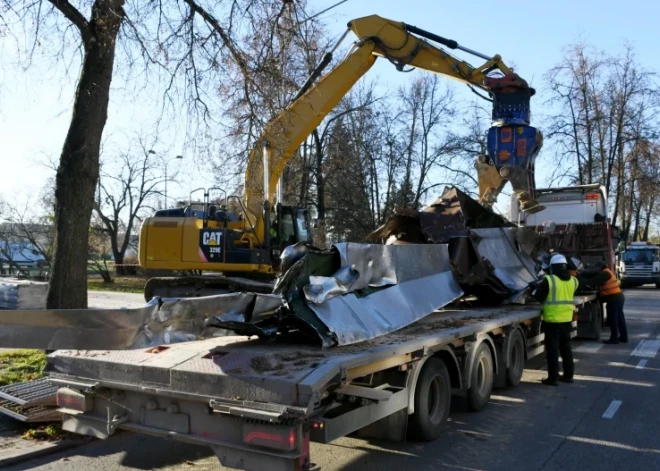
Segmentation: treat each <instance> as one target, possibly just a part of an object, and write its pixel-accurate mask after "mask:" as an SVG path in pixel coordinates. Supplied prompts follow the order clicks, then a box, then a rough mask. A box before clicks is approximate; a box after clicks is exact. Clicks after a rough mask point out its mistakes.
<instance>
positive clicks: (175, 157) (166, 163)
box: [149, 150, 183, 209]
mask: <svg viewBox="0 0 660 471" xmlns="http://www.w3.org/2000/svg"><path fill="white" fill-rule="evenodd" d="M149 153H150V154H154V155H156V152H155V151H153V150H150V151H149ZM177 159H179V160H183V155H177V156H174V157H172V158H170V159H168V160H164V159H163V158H162V157H161V160H162V161H163V165H164V168H165V202H164V204H163V209H167V165H168V164H169V163H170V162H171V161H173V160H177Z"/></svg>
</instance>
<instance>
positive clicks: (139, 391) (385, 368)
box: [47, 297, 585, 471]
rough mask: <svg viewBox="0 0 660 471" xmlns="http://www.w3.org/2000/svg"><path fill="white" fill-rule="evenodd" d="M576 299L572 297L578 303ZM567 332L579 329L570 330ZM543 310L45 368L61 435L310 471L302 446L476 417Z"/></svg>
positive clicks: (516, 363) (85, 354)
mask: <svg viewBox="0 0 660 471" xmlns="http://www.w3.org/2000/svg"><path fill="white" fill-rule="evenodd" d="M584 301H585V300H584V299H582V298H580V297H576V305H578V304H581V303H583V302H584ZM573 327H574V332H573V334H572V336H575V334H576V332H575V329H576V328H577V323H576V322H573ZM543 338H544V335H543V333H542V332H541V316H540V306H538V305H524V306H523V305H507V306H502V307H498V308H480V309H466V310H440V311H436V312H434V313H432V314H430V315H429V316H427V317H425V318H423V319H422V320H420V321H418V322H416V323H414V324H412V325H409V326H408V327H406V328H404V329H401V330H399V331H396V332H394V333H392V334H389V335H386V336H383V337H379V338H377V339H374V340H371V341H369V342H363V343H360V344H355V345H349V346H344V347H337V348H329V349H320V348H318V347H316V346H312V345H304V344H292V343H285V342H270V343H262V342H260V341H258V340H256V339H253V340H249V339H247V338H246V337H217V338H212V339H207V340H200V341H194V342H186V343H180V344H171V345H164V346H160V347H155V348H149V349H141V350H125V351H81V350H58V351H56V352H54V353H52V354H51V355H49V358H48V367H47V369H48V371H49V378H50V380H51V381H52V382H53V383H55V384H57V385H58V386H60V389H59V391H58V395H57V403H58V406H59V407H60V410H61V411H62V412H63V413H64V422H63V423H64V429H65V430H68V431H70V432H74V433H79V434H85V435H91V436H95V437H98V438H106V437H108V436H110V435H112V434H114V433H115V432H116V431H117V430H129V431H132V432H137V433H142V434H149V435H156V436H160V437H165V438H171V439H174V440H180V441H184V442H190V443H196V444H200V445H208V446H210V447H211V448H212V449H213V450H214V452H215V453H216V455H217V456H218V458H219V460H220V462H221V463H222V464H223V465H225V466H227V467H231V468H237V469H244V470H264V469H268V470H273V471H275V470H282V471H285V470H307V469H315V466H314V465H313V464H312V460H311V457H310V447H309V444H310V441H316V442H321V443H329V442H332V441H333V440H335V439H337V438H339V437H342V436H345V435H347V434H351V433H353V432H359V433H361V434H363V435H369V436H378V437H380V438H389V439H403V438H404V437H405V436H406V435H407V434H412V435H413V436H414V437H416V438H417V439H420V440H434V439H436V438H438V437H439V436H441V434H442V432H443V430H444V428H445V423H446V420H447V416H448V414H449V408H450V404H451V398H452V396H454V397H461V398H462V400H464V401H465V403H466V404H467V406H468V408H469V409H471V410H474V411H480V410H482V409H484V408H485V407H486V405H487V404H488V401H489V398H490V395H491V391H492V388H493V387H503V386H506V385H507V384H508V385H510V386H516V385H518V384H519V383H520V381H521V378H522V374H523V368H524V362H525V360H527V359H529V358H532V357H534V356H536V355H539V354H540V353H542V352H543V351H544V347H543Z"/></svg>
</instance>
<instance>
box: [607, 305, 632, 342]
mask: <svg viewBox="0 0 660 471" xmlns="http://www.w3.org/2000/svg"><path fill="white" fill-rule="evenodd" d="M623 303H624V300H623V299H622V300H620V301H608V302H607V307H606V309H607V323H608V324H609V326H610V340H611V341H612V342H627V341H628V327H627V326H626V317H625V316H624V315H623Z"/></svg>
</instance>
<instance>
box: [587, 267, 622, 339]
mask: <svg viewBox="0 0 660 471" xmlns="http://www.w3.org/2000/svg"><path fill="white" fill-rule="evenodd" d="M598 268H599V269H600V270H599V271H597V272H583V273H581V274H580V282H581V283H584V284H585V285H586V286H590V287H592V288H598V296H599V298H600V301H601V302H602V303H606V305H607V323H608V324H609V326H610V338H609V339H608V340H605V341H604V342H603V343H606V344H609V345H615V344H618V343H628V327H627V326H626V318H625V316H624V314H623V304H624V302H625V296H624V295H623V292H622V291H621V287H620V286H619V280H617V279H616V275H615V274H614V273H613V272H612V270H610V268H609V267H608V266H607V263H605V262H604V261H602V262H600V263H599V264H598Z"/></svg>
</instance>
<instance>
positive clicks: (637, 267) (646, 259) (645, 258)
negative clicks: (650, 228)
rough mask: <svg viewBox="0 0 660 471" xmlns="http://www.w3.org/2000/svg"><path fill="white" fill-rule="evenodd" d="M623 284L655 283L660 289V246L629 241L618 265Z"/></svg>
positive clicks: (640, 284)
mask: <svg viewBox="0 0 660 471" xmlns="http://www.w3.org/2000/svg"><path fill="white" fill-rule="evenodd" d="M617 271H618V274H619V278H620V279H621V285H622V286H642V285H645V284H655V287H656V288H659V289H660V246H658V245H653V244H650V243H649V242H629V243H628V244H627V245H626V249H625V252H624V253H623V254H621V256H620V259H619V263H618V266H617Z"/></svg>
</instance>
